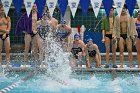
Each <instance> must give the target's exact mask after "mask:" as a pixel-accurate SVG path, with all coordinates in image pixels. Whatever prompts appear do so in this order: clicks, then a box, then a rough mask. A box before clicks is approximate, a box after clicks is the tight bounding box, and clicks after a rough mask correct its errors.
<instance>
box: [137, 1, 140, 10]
mask: <svg viewBox="0 0 140 93" xmlns="http://www.w3.org/2000/svg"><path fill="white" fill-rule="evenodd" d="M137 4H138V6H139V10H140V0H137Z"/></svg>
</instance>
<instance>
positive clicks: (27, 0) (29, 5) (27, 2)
mask: <svg viewBox="0 0 140 93" xmlns="http://www.w3.org/2000/svg"><path fill="white" fill-rule="evenodd" d="M34 2H35V0H24V4H25V8H26V12H27V15H28V17H29V15H30V12H31V10H32V7H33V4H34Z"/></svg>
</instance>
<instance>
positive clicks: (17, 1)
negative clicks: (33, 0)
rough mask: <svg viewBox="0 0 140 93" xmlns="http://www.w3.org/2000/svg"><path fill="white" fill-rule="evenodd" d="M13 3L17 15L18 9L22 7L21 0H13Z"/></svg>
mask: <svg viewBox="0 0 140 93" xmlns="http://www.w3.org/2000/svg"><path fill="white" fill-rule="evenodd" d="M13 4H14V6H15V10H16V13H17V15H18V14H19V13H20V10H21V8H22V4H23V0H13Z"/></svg>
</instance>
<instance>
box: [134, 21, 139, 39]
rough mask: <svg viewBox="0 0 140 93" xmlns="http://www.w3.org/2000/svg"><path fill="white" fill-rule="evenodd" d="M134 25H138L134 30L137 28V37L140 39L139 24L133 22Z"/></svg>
mask: <svg viewBox="0 0 140 93" xmlns="http://www.w3.org/2000/svg"><path fill="white" fill-rule="evenodd" d="M135 25H136V27H139V28H137V29H136V30H137V33H138V38H139V39H140V24H138V23H135Z"/></svg>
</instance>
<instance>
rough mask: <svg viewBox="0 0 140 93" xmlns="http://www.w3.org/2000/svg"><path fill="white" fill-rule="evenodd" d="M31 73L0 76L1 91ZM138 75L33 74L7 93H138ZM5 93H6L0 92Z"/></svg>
mask: <svg viewBox="0 0 140 93" xmlns="http://www.w3.org/2000/svg"><path fill="white" fill-rule="evenodd" d="M30 74H31V73H28V74H27V73H26V74H25V73H24V74H14V73H13V74H9V75H6V76H1V81H0V89H3V88H5V87H7V86H9V85H12V84H13V83H15V82H18V81H20V80H21V79H23V78H25V77H27V76H29V75H30ZM138 82H140V73H133V74H132V73H131V74H130V73H125V74H124V73H117V78H115V79H114V80H112V74H110V73H80V74H77V73H72V74H70V76H69V78H65V76H63V77H62V76H54V77H53V75H51V74H49V75H48V74H47V73H46V74H33V75H32V76H30V77H29V78H28V79H27V81H25V82H22V83H20V84H19V85H18V86H16V87H14V88H13V89H11V90H10V91H9V92H8V93H140V89H139V87H140V83H138ZM0 93H6V92H0Z"/></svg>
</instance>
